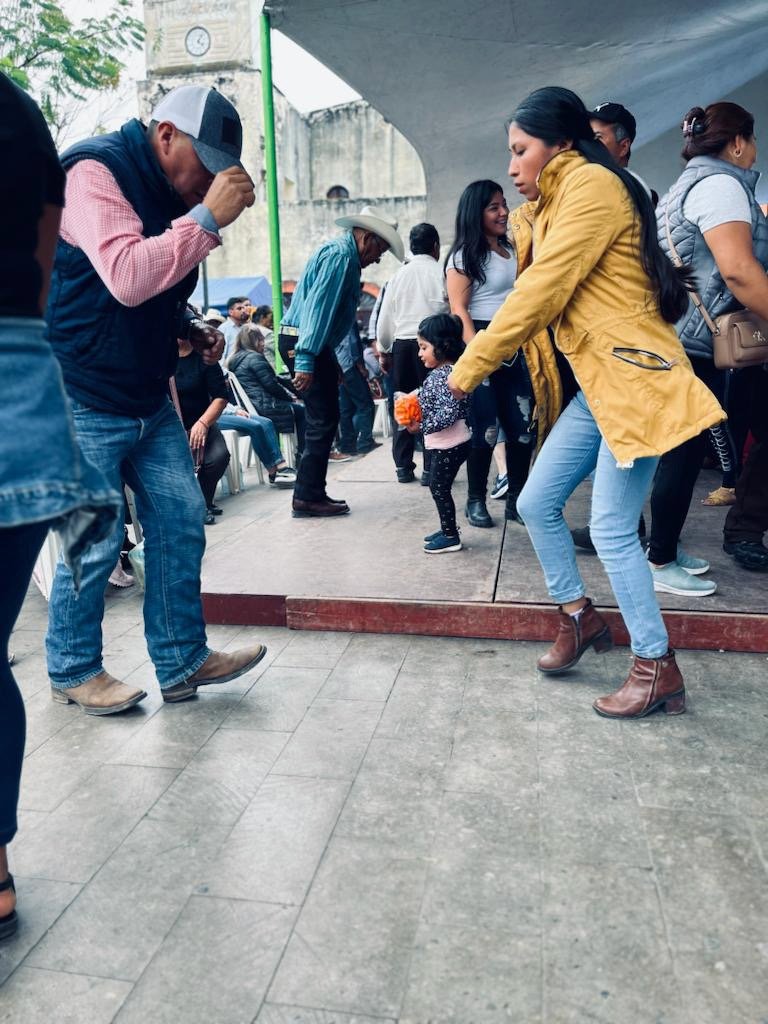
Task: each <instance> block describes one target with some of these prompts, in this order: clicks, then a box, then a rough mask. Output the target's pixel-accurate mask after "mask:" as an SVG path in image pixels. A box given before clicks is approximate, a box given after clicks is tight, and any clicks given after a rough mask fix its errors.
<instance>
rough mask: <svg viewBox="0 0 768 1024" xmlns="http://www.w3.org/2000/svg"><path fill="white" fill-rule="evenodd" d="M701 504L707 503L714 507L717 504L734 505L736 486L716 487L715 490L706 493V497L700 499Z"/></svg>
mask: <svg viewBox="0 0 768 1024" xmlns="http://www.w3.org/2000/svg"><path fill="white" fill-rule="evenodd" d="M701 504H702V505H709V506H710V507H715V506H719V505H735V504H736V488H735V487H718V488H717V489H716V490H714V491H712V493H711V494H708V495H707V496H706V498H702V499H701Z"/></svg>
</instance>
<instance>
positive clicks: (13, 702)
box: [0, 523, 48, 846]
mask: <svg viewBox="0 0 768 1024" xmlns="http://www.w3.org/2000/svg"><path fill="white" fill-rule="evenodd" d="M47 533H48V524H47V523H33V524H31V525H28V526H12V527H10V528H9V529H3V530H0V567H2V568H0V573H2V577H1V578H2V583H1V584H0V846H7V845H8V843H10V841H11V840H12V839H13V837H14V836H15V835H16V808H17V805H18V802H19V783H20V781H21V763H22V761H23V759H24V740H25V736H26V717H25V715H24V701H23V700H22V698H21V694H20V693H19V688H18V686H17V685H16V680H15V679H14V678H13V673H12V672H11V669H10V666H9V665H8V640H9V638H10V635H11V630H12V629H13V627H14V624H15V622H16V619H17V618H18V615H19V611H20V609H21V605H22V602H23V601H24V596H25V595H26V593H27V587H28V586H29V579H30V576H31V575H32V569H33V567H34V564H35V559H36V558H37V555H38V552H39V551H40V548H41V546H42V543H43V541H44V540H45V536H46V534H47Z"/></svg>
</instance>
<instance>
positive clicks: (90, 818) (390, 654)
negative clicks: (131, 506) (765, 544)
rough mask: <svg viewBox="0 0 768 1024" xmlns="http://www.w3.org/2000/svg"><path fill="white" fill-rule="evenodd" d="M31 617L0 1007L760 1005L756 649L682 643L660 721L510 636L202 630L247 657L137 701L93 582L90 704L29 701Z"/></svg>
mask: <svg viewBox="0 0 768 1024" xmlns="http://www.w3.org/2000/svg"><path fill="white" fill-rule="evenodd" d="M44 614H45V604H44V602H43V600H42V599H41V598H40V597H39V595H37V594H36V593H31V594H30V595H29V597H28V600H27V602H26V605H25V607H24V611H23V613H22V617H21V619H20V622H19V629H18V631H17V632H16V634H15V635H14V638H13V648H14V650H15V652H16V653H17V656H18V665H17V674H18V679H19V682H20V684H21V686H22V688H23V691H24V694H25V698H26V701H27V710H28V716H29V735H28V757H27V764H26V771H25V775H24V783H23V794H22V809H23V810H22V815H21V830H20V833H19V836H18V838H17V840H16V842H14V844H13V845H12V847H11V857H12V869H13V870H14V872H15V874H16V877H17V882H18V889H19V898H20V904H19V909H20V914H21V918H22V923H21V928H20V931H19V933H18V936H17V937H16V938H15V939H14V940H13V941H12V942H5V943H3V944H1V945H0V981H3V982H4V984H2V986H0V1021H2V1022H3V1024H10V1022H14V1024H37V1022H46V1024H48V1022H53V1024H70V1022H71V1024H108V1022H112V1021H114V1022H116V1024H138V1022H141V1024H197V1022H200V1024H252V1022H257V1024H384V1022H386V1024H394V1022H398V1024H502V1022H504V1024H508V1022H515V1024H571V1022H572V1024H587V1022H589V1024H593V1022H601V1024H765V1022H766V1021H768V984H767V983H766V977H768V885H767V884H766V883H767V882H768V878H766V863H767V862H768V824H766V822H768V816H767V815H766V813H765V812H766V798H765V793H766V760H767V759H768V754H767V753H766V751H767V750H768V746H767V745H766V732H767V726H768V711H767V710H766V688H767V687H768V659H766V657H765V656H761V655H735V654H728V655H723V654H715V653H691V652H683V654H682V655H681V657H680V662H681V665H682V667H683V670H684V672H685V675H686V680H687V684H688V690H689V698H690V709H689V713H688V714H686V715H684V716H682V717H679V718H665V717H664V716H661V715H656V716H653V717H652V718H650V719H646V720H644V721H641V722H631V723H617V722H610V721H606V720H604V719H601V718H599V717H597V716H596V715H595V714H594V713H593V712H592V710H591V709H590V703H591V701H592V700H593V699H594V697H595V696H596V695H599V694H601V693H604V692H607V691H609V690H610V689H612V688H613V687H614V685H615V684H617V683H618V682H619V681H620V679H621V676H622V672H623V670H624V669H625V667H626V664H627V655H626V652H613V653H611V654H609V655H606V656H604V657H602V658H597V657H596V656H589V657H587V658H585V659H584V661H583V662H582V664H581V666H580V667H579V669H578V671H576V672H574V673H573V674H572V675H571V676H570V677H569V678H567V679H563V680H561V681H556V680H553V679H551V678H550V679H544V678H540V677H539V676H538V675H537V673H536V671H535V668H534V662H535V658H536V656H537V654H538V653H539V652H540V651H541V649H542V647H541V645H534V644H519V643H517V644H512V643H503V642H496V641H476V640H455V639H428V638H422V637H405V636H396V635H389V636H388V635H377V636H373V635H369V636H365V635H350V634H340V633H314V634H313V633H295V634H293V633H290V632H288V631H287V630H282V629H265V630H241V629H240V628H226V627H214V628H213V629H212V630H211V639H212V641H213V642H214V643H215V644H216V645H218V646H220V647H227V646H237V644H238V643H240V642H242V641H243V640H244V639H245V638H246V636H252V635H259V636H261V637H263V638H264V639H265V640H266V642H267V643H268V645H269V654H268V656H267V659H266V660H265V661H264V662H262V664H260V665H259V666H258V668H257V669H256V670H255V671H254V672H252V673H251V674H250V675H248V676H246V677H245V678H244V679H241V680H237V681H235V682H233V683H230V684H227V685H226V686H223V687H220V688H217V689H216V690H213V688H211V690H209V691H208V692H206V693H205V694H204V695H201V696H200V697H198V698H197V699H196V700H194V701H190V702H188V703H185V704H180V705H169V706H163V705H162V703H161V701H160V698H159V694H158V689H157V685H156V683H155V682H154V678H153V674H152V669H151V665H150V664H149V663H148V661H147V658H146V650H145V647H144V641H143V637H142V630H141V625H140V605H139V598H138V595H136V594H133V593H131V592H127V593H123V594H120V595H114V596H113V597H112V598H111V599H110V601H109V609H108V614H107V617H106V621H105V632H106V638H107V639H106V650H107V658H106V664H107V667H108V668H109V669H110V670H111V671H112V672H114V673H115V674H118V675H122V676H123V677H125V678H127V679H129V680H133V681H140V682H141V683H142V684H145V685H146V687H147V689H148V690H149V693H150V696H149V698H148V699H147V700H146V701H144V702H143V703H142V704H141V705H140V706H139V707H138V708H136V709H134V710H133V711H132V712H129V713H127V714H125V715H122V716H116V717H113V718H106V719H98V718H88V717H86V716H84V715H83V714H82V713H81V712H79V711H78V710H77V709H76V708H75V707H74V706H70V707H64V706H62V705H58V704H53V703H52V702H51V700H50V698H49V694H48V685H47V680H46V675H45V668H44V661H43V657H42V653H41V652H42V632H43V629H44Z"/></svg>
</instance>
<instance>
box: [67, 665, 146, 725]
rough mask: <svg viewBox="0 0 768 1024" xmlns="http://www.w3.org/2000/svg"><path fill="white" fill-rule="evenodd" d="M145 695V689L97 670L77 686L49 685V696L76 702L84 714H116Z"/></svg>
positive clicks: (131, 705)
mask: <svg viewBox="0 0 768 1024" xmlns="http://www.w3.org/2000/svg"><path fill="white" fill-rule="evenodd" d="M146 696H147V692H146V690H140V689H139V688H138V687H136V686H129V685H128V684H127V683H121V682H120V680H119V679H115V677H114V676H111V675H110V674H109V672H99V674H98V675H97V676H94V677H93V679H89V680H88V681H87V682H85V683H81V684H80V685H79V686H68V687H66V688H65V689H58V688H57V687H55V686H52V687H51V697H52V698H53V700H55V701H56V702H57V703H59V704H77V705H78V706H79V707H81V708H82V709H83V711H84V712H85V713H86V715H116V714H117V713H118V712H119V711H127V710H128V708H132V707H133V706H134V704H138V703H139V701H140V700H144V698H145V697H146Z"/></svg>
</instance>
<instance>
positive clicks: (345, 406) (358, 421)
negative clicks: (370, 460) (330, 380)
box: [339, 366, 376, 455]
mask: <svg viewBox="0 0 768 1024" xmlns="http://www.w3.org/2000/svg"><path fill="white" fill-rule="evenodd" d="M375 418H376V406H375V405H374V404H373V395H372V394H371V389H370V388H369V387H368V378H367V377H363V375H362V374H361V373H360V371H359V370H358V368H357V367H356V366H353V367H352V368H351V369H350V370H347V371H346V372H345V373H344V378H343V380H342V382H341V384H340V385H339V450H340V451H342V452H346V453H347V454H348V455H356V454H358V453H359V454H361V455H362V454H364V453H365V452H369V451H370V450H371V449H372V448H373V446H374V442H373V421H374V419H375Z"/></svg>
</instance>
